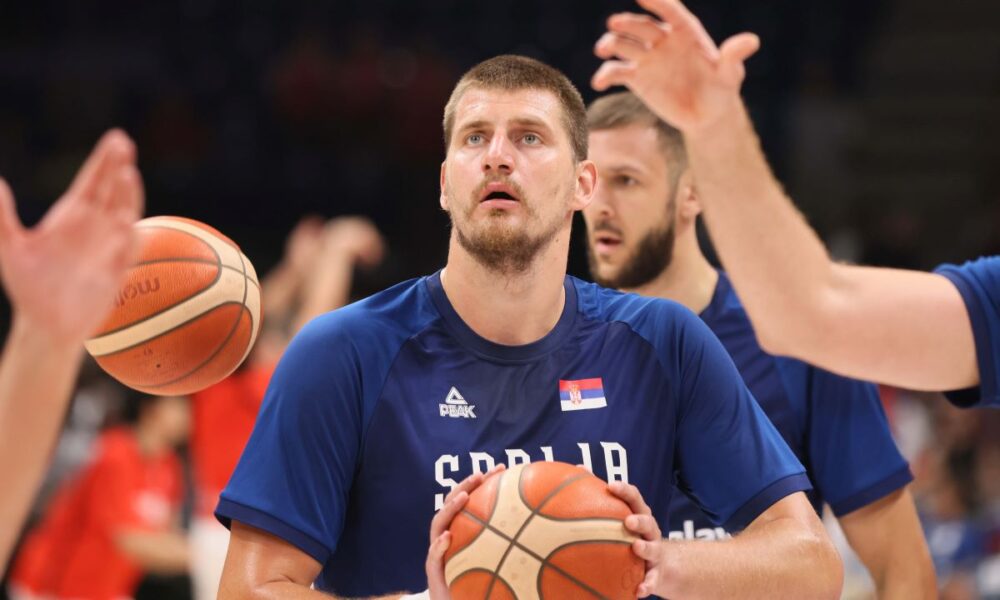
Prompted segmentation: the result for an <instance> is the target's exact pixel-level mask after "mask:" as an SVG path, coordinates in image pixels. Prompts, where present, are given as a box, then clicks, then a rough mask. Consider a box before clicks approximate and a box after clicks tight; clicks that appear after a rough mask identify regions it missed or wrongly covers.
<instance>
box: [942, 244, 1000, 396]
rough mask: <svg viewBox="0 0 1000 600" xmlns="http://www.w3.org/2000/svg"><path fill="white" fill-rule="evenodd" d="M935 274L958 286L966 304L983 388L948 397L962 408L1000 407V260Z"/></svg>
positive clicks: (981, 261) (947, 268)
mask: <svg viewBox="0 0 1000 600" xmlns="http://www.w3.org/2000/svg"><path fill="white" fill-rule="evenodd" d="M935 272H936V273H939V274H941V275H944V276H945V277H947V278H948V279H949V280H950V281H951V282H952V283H953V284H955V287H957V288H958V293H960V294H961V295H962V300H964V301H965V309H966V310H967V311H968V313H969V321H971V322H972V336H973V338H974V339H975V341H976V362H977V363H978V365H979V387H976V388H970V389H967V390H957V391H954V392H949V393H947V394H945V395H946V396H947V397H948V399H949V400H951V401H952V402H953V403H954V404H957V405H958V406H964V407H969V406H1000V256H990V257H986V258H980V259H978V260H971V261H969V262H967V263H965V264H964V265H962V266H955V265H942V266H940V267H938V268H937V270H936V271H935Z"/></svg>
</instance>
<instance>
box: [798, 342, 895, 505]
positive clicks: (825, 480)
mask: <svg viewBox="0 0 1000 600" xmlns="http://www.w3.org/2000/svg"><path fill="white" fill-rule="evenodd" d="M779 360H780V359H779ZM796 362H797V361H796ZM800 364H801V363H800ZM779 365H780V362H779ZM803 366H804V365H803ZM779 368H780V367H779ZM805 370H806V372H807V373H808V375H807V377H808V379H809V380H808V382H807V385H808V386H809V390H808V405H807V406H806V407H805V410H806V420H807V422H806V424H805V428H804V429H805V431H806V436H807V440H808V441H807V443H808V458H806V459H805V460H806V461H807V462H808V463H809V464H808V466H809V474H810V476H811V477H812V482H813V485H815V486H816V489H817V490H818V491H819V493H820V495H821V496H822V497H823V499H824V500H825V501H826V502H827V504H829V505H830V508H831V509H833V513H834V514H835V515H836V516H838V517H842V516H844V515H846V514H848V513H851V512H854V511H855V510H857V509H859V508H861V507H863V506H867V505H869V504H871V503H872V502H875V501H876V500H879V499H881V498H884V497H885V496H888V495H889V494H891V493H892V492H895V491H896V490H898V489H900V488H902V487H903V486H905V485H906V484H908V483H910V482H911V481H913V475H912V474H911V473H910V466H909V464H907V462H906V459H904V458H903V456H902V455H901V454H900V453H899V450H898V449H897V448H896V442H895V441H894V440H893V439H892V433H891V432H890V431H889V420H888V419H887V418H886V416H885V410H884V409H883V408H882V401H881V399H880V398H879V395H878V388H876V387H875V386H874V385H873V384H870V383H864V382H861V381H857V380H855V379H847V378H846V377H841V376H839V375H834V374H833V373H829V372H827V371H823V370H821V369H817V368H814V367H805Z"/></svg>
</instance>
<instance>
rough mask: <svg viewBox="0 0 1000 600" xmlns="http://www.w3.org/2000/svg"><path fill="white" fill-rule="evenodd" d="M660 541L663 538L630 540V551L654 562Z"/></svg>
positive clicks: (661, 541)
mask: <svg viewBox="0 0 1000 600" xmlns="http://www.w3.org/2000/svg"><path fill="white" fill-rule="evenodd" d="M662 543H663V540H635V541H634V542H632V552H634V553H635V555H636V556H638V557H639V558H641V559H642V560H645V561H649V562H655V561H656V559H657V558H658V554H659V550H660V544H662Z"/></svg>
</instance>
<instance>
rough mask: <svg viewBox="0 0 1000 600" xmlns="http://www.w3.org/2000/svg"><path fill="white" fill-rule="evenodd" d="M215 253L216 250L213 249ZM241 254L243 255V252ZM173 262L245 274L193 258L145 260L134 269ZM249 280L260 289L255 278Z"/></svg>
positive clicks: (231, 267) (228, 266)
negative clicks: (216, 267)
mask: <svg viewBox="0 0 1000 600" xmlns="http://www.w3.org/2000/svg"><path fill="white" fill-rule="evenodd" d="M213 251H214V249H213ZM240 254H242V252H241V253H240ZM172 262H177V263H194V264H196V265H217V266H219V267H220V268H223V269H229V270H230V271H235V272H237V273H240V274H241V275H242V274H243V271H242V270H240V269H237V268H236V267H233V266H230V265H220V264H218V263H216V262H213V261H211V260H209V259H207V258H193V257H192V258H156V259H153V260H143V261H140V262H137V263H135V264H133V265H132V268H133V269H134V268H135V267H146V266H149V265H162V264H166V263H172ZM247 279H248V280H249V281H250V283H252V284H254V285H255V286H257V287H260V283H259V282H258V281H257V280H256V279H254V278H253V277H247Z"/></svg>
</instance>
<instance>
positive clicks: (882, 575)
mask: <svg viewBox="0 0 1000 600" xmlns="http://www.w3.org/2000/svg"><path fill="white" fill-rule="evenodd" d="M872 577H873V579H874V581H875V593H876V597H878V598H879V600H934V599H935V598H937V596H938V595H937V580H936V578H935V576H934V569H933V567H931V568H930V569H925V568H924V567H923V565H920V567H919V568H916V565H895V566H894V567H893V568H892V569H887V570H885V571H881V572H872Z"/></svg>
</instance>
